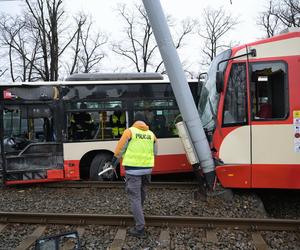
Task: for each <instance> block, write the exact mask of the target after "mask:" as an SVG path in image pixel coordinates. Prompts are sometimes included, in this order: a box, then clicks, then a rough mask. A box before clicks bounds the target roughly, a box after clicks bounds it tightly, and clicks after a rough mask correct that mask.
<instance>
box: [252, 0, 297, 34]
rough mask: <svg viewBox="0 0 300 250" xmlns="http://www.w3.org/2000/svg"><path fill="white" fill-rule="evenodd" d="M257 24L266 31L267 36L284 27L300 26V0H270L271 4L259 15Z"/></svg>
mask: <svg viewBox="0 0 300 250" xmlns="http://www.w3.org/2000/svg"><path fill="white" fill-rule="evenodd" d="M257 24H258V25H259V26H261V27H262V28H263V29H264V30H265V31H266V34H267V37H271V36H273V35H276V34H278V33H279V32H280V31H281V30H283V29H284V28H289V27H300V1H299V0H270V2H269V6H268V7H267V8H266V10H265V11H263V12H262V13H260V15H259V16H258V22H257Z"/></svg>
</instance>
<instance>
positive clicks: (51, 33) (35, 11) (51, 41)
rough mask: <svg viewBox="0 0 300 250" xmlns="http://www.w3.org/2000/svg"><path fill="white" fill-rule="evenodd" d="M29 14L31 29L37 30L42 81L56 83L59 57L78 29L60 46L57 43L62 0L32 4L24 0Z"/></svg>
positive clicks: (62, 12)
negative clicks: (40, 52) (31, 20)
mask: <svg viewBox="0 0 300 250" xmlns="http://www.w3.org/2000/svg"><path fill="white" fill-rule="evenodd" d="M25 2H26V6H27V8H28V12H29V14H30V15H31V16H32V19H33V22H32V23H31V25H32V27H34V28H35V29H36V30H37V34H38V37H37V38H38V40H39V41H40V45H41V51H42V54H43V57H42V62H41V70H40V72H41V73H42V74H41V77H42V79H43V80H44V81H56V80H57V79H58V63H59V57H60V56H61V55H62V54H63V52H64V51H65V50H66V48H67V47H68V46H69V45H70V43H71V42H72V41H73V39H74V38H75V37H76V34H77V33H78V29H77V30H75V31H74V32H73V35H72V36H71V37H70V38H69V39H68V40H67V41H66V42H65V44H63V45H61V44H60V43H59V33H60V32H61V31H62V29H63V28H61V26H62V23H63V16H64V13H65V12H64V10H63V7H62V0H37V1H36V2H35V3H33V2H32V1H30V0H25Z"/></svg>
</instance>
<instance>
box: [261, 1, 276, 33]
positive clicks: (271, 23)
mask: <svg viewBox="0 0 300 250" xmlns="http://www.w3.org/2000/svg"><path fill="white" fill-rule="evenodd" d="M273 13H274V7H273V3H272V0H271V1H270V2H269V6H268V9H267V10H265V11H263V12H262V13H261V14H260V15H259V16H258V21H257V24H258V25H259V26H261V27H262V28H263V29H264V30H265V31H266V33H267V37H271V36H274V35H275V34H276V33H277V32H278V29H279V27H280V22H279V18H278V17H277V16H276V15H273Z"/></svg>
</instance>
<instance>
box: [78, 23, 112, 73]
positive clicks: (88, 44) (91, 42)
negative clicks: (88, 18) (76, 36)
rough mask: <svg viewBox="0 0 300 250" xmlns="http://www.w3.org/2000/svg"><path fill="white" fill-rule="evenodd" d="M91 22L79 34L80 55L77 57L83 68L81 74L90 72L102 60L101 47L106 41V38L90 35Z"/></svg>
mask: <svg viewBox="0 0 300 250" xmlns="http://www.w3.org/2000/svg"><path fill="white" fill-rule="evenodd" d="M91 26H92V22H90V23H89V24H88V27H87V29H86V30H85V31H84V32H82V34H81V37H80V38H81V45H82V54H81V55H79V60H80V61H81V63H82V66H83V72H84V73H88V72H90V71H91V70H92V69H93V68H94V67H95V66H96V65H98V64H99V62H100V61H101V60H102V59H103V58H104V56H105V54H104V53H103V52H102V50H101V49H102V47H103V45H105V44H106V43H107V41H108V39H107V36H106V35H104V34H102V33H100V32H97V33H93V34H95V35H92V34H91Z"/></svg>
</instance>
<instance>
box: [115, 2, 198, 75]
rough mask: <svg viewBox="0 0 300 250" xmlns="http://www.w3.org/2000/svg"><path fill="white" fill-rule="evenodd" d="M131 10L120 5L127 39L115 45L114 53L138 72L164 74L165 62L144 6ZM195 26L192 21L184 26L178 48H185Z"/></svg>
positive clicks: (136, 6)
mask: <svg viewBox="0 0 300 250" xmlns="http://www.w3.org/2000/svg"><path fill="white" fill-rule="evenodd" d="M129 8H130V7H128V6H126V5H120V6H119V8H118V12H119V14H120V16H121V17H122V18H123V20H124V21H125V28H124V33H125V35H126V38H125V39H123V40H122V41H121V42H119V43H114V44H113V47H112V49H113V51H114V52H115V53H116V54H118V55H120V56H122V57H125V58H127V59H128V60H129V61H130V62H131V63H132V64H133V65H134V67H135V69H136V71H137V72H147V71H148V70H149V68H152V69H153V70H154V71H156V72H159V71H160V72H161V73H164V72H165V70H164V69H162V66H163V61H162V59H161V57H160V55H159V54H158V47H157V44H156V42H155V39H154V35H153V31H152V28H151V25H150V22H149V20H148V17H147V14H146V11H145V9H144V8H143V6H142V5H134V8H133V9H131V11H130V10H129ZM171 26H172V25H171ZM194 26H195V23H194V22H192V20H190V21H186V22H185V23H184V24H183V31H182V33H180V34H178V39H177V41H176V43H175V46H176V48H181V47H182V46H183V44H184V42H183V41H184V39H185V38H186V36H187V35H189V34H191V33H192V31H193V28H194Z"/></svg>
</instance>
